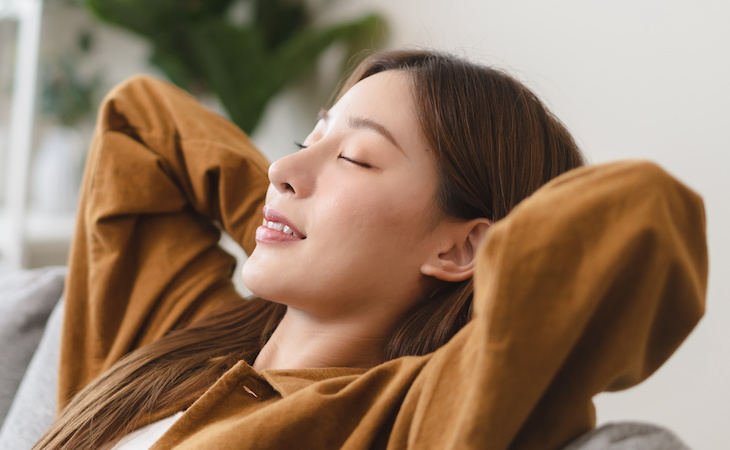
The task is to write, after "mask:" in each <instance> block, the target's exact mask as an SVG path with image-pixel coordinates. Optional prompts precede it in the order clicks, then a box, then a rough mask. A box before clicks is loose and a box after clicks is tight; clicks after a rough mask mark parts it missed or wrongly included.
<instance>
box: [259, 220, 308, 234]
mask: <svg viewBox="0 0 730 450" xmlns="http://www.w3.org/2000/svg"><path fill="white" fill-rule="evenodd" d="M263 225H264V226H265V227H268V228H271V229H272V230H277V231H281V232H283V233H286V234H291V235H293V236H297V235H296V234H295V233H294V231H293V230H292V229H291V228H289V225H284V224H283V223H279V222H271V221H268V220H266V219H264V223H263ZM297 237H299V236H297Z"/></svg>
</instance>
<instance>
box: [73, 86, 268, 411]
mask: <svg viewBox="0 0 730 450" xmlns="http://www.w3.org/2000/svg"><path fill="white" fill-rule="evenodd" d="M267 167H268V163H267V162H266V160H265V158H264V157H263V156H262V155H261V154H260V153H259V152H258V151H257V150H256V149H255V148H254V146H253V145H252V144H251V143H250V142H249V140H248V138H247V137H246V135H245V134H244V133H243V132H242V131H240V130H239V129H238V128H236V127H235V126H234V125H232V124H231V123H230V122H228V121H227V120H225V119H223V118H221V117H219V116H217V115H216V114H214V113H212V112H210V111H208V110H206V109H205V108H204V107H202V106H201V105H200V104H198V103H197V102H196V101H195V100H194V99H193V98H192V97H190V96H189V95H187V94H185V93H184V92H182V91H181V90H179V89H178V88H176V87H174V86H172V85H170V84H167V83H165V82H162V81H159V80H155V79H153V78H150V77H135V78H132V79H130V80H128V81H126V82H125V83H123V84H121V85H120V86H118V87H117V88H115V89H114V90H113V91H112V92H111V93H110V94H109V95H108V96H107V98H106V99H105V101H104V103H103V105H102V107H101V110H100V113H99V118H98V123H97V128H96V132H95V136H94V139H93V142H92V145H91V150H90V153H89V156H88V159H87V164H86V172H85V175H84V181H83V185H82V192H81V198H80V204H79V213H78V221H77V225H76V232H75V235H74V239H73V242H72V248H71V255H70V259H69V276H68V280H67V283H66V290H65V297H66V309H65V324H64V328H63V338H62V350H61V365H60V379H59V408H61V407H62V406H63V405H65V404H66V402H67V401H68V400H69V399H70V398H71V397H72V396H73V395H74V394H75V393H76V392H78V391H79V390H80V389H81V388H82V387H83V386H85V385H86V384H87V383H88V382H89V381H90V380H91V379H93V378H94V377H96V376H97V375H98V374H99V373H100V372H102V371H104V370H105V369H107V368H109V367H110V366H111V365H112V364H113V363H114V362H115V361H117V360H118V359H119V358H121V357H122V356H123V355H125V354H126V353H128V352H129V351H131V350H133V349H135V348H137V347H139V346H141V345H144V344H145V343H148V342H151V341H153V340H156V339H159V338H160V337H161V336H163V335H164V334H165V333H166V332H167V331H168V330H170V329H172V328H174V327H176V326H179V325H181V324H183V323H186V322H188V321H190V320H193V319H195V318H197V317H200V316H201V315H203V314H205V313H206V312H208V311H209V310H211V309H213V308H215V307H217V306H219V305H221V304H222V303H224V302H227V301H236V300H239V299H240V297H239V296H238V295H237V294H236V292H235V289H234V288H233V285H232V283H231V280H230V278H231V275H232V272H233V268H234V266H235V261H234V259H233V258H232V257H231V256H229V255H228V254H226V253H225V252H224V251H223V250H222V249H221V248H219V247H218V239H219V236H220V232H219V230H218V228H217V227H216V225H215V223H218V224H220V225H222V227H223V228H224V229H225V230H227V231H228V232H229V233H230V234H231V236H232V237H233V238H234V239H235V240H236V241H237V242H239V243H240V244H241V245H242V246H243V248H244V249H245V250H246V251H247V252H251V251H252V249H253V246H254V239H253V237H254V230H255V228H256V227H257V226H258V225H259V224H260V221H261V207H262V205H263V201H264V196H265V192H266V187H267V185H268V179H267Z"/></svg>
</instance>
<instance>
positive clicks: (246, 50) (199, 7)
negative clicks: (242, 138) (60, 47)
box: [86, 0, 384, 133]
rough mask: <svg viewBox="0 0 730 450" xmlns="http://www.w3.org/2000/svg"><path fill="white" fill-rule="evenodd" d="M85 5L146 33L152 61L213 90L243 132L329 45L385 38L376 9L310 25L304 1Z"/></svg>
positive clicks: (90, 1)
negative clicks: (240, 14)
mask: <svg viewBox="0 0 730 450" xmlns="http://www.w3.org/2000/svg"><path fill="white" fill-rule="evenodd" d="M86 6H87V7H88V8H89V9H90V10H91V11H92V12H93V13H94V14H95V15H96V16H98V17H99V18H101V19H102V20H104V21H106V22H108V23H111V24H114V25H118V26H120V27H123V28H126V29H128V30H131V31H133V32H135V33H137V34H139V35H141V36H143V37H144V38H146V39H148V40H149V42H150V44H151V47H152V56H151V62H152V63H153V64H154V65H155V66H157V67H158V68H160V69H161V70H162V71H163V72H164V73H165V74H166V75H167V76H168V77H169V78H170V80H171V81H172V82H174V83H175V84H177V85H179V86H181V87H182V88H184V89H186V90H188V91H190V92H193V93H196V94H197V93H202V92H206V91H210V92H212V93H214V94H216V95H217V96H218V98H219V99H220V101H221V103H222V105H223V107H224V108H225V109H226V111H227V112H228V114H229V116H230V118H231V120H232V121H233V122H235V123H236V124H237V125H238V126H239V127H240V128H242V129H243V130H244V131H246V132H247V133H251V132H253V131H254V129H255V128H256V125H257V124H258V123H259V121H260V119H261V116H262V115H263V112H264V109H265V107H266V105H267V103H268V101H269V100H270V99H271V98H272V97H273V96H274V95H276V94H277V93H278V92H279V91H280V90H281V89H282V88H284V87H286V86H287V85H288V84H290V83H292V82H293V81H295V80H297V79H299V78H301V77H302V76H303V75H305V74H306V73H307V72H308V71H310V70H311V69H312V68H313V67H314V66H315V65H316V63H317V60H318V58H319V56H320V55H321V54H322V53H323V52H324V51H325V50H326V49H327V48H328V47H330V46H331V45H332V44H334V43H340V44H344V46H345V47H346V49H347V52H346V53H347V55H346V57H345V61H348V60H349V59H351V57H352V56H353V55H355V54H356V53H357V52H358V51H360V50H362V49H364V48H371V47H374V46H377V45H379V43H380V42H381V41H382V39H383V37H384V26H383V22H382V20H381V19H380V18H379V17H378V16H377V15H369V16H366V17H363V18H360V19H358V20H355V21H352V22H347V23H343V24H337V25H333V26H326V27H313V26H312V25H311V21H310V17H309V12H308V9H307V5H306V2H305V1H304V0H87V1H86ZM234 7H236V8H239V7H244V8H248V9H247V11H248V12H249V14H248V17H247V18H245V19H244V20H242V21H235V20H233V18H232V17H231V14H230V11H231V8H234Z"/></svg>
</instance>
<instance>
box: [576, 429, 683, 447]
mask: <svg viewBox="0 0 730 450" xmlns="http://www.w3.org/2000/svg"><path fill="white" fill-rule="evenodd" d="M563 450H689V447H687V446H686V445H685V444H684V443H683V442H682V441H681V440H679V438H678V437H677V436H675V435H674V434H673V433H672V432H671V431H669V430H667V429H666V428H662V427H660V426H657V425H652V424H648V423H641V422H618V423H608V424H606V425H603V426H601V427H598V428H596V429H595V430H593V431H590V432H588V433H586V434H584V435H582V436H581V437H579V438H578V439H576V440H575V441H573V442H571V443H570V444H569V445H568V446H567V447H565V448H563Z"/></svg>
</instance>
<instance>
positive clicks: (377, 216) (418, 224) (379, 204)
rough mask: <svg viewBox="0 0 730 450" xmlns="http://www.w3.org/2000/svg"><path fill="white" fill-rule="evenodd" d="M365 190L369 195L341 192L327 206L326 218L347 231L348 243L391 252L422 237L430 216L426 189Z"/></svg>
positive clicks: (428, 228) (405, 246)
mask: <svg viewBox="0 0 730 450" xmlns="http://www.w3.org/2000/svg"><path fill="white" fill-rule="evenodd" d="M365 189H368V195H355V194H351V193H346V192H342V193H341V195H338V196H337V198H336V199H333V202H332V203H330V204H329V205H328V207H327V209H328V210H329V211H331V212H332V215H331V216H330V217H329V219H328V221H329V222H330V223H331V224H337V225H336V229H337V230H338V231H344V232H345V233H346V235H347V237H346V240H347V241H348V243H350V244H351V245H353V246H354V245H357V246H370V247H372V248H373V250H374V249H375V248H377V249H378V250H379V251H383V250H385V251H391V252H392V251H393V250H404V249H409V248H412V247H413V246H414V244H415V243H416V242H419V241H420V240H422V239H424V237H425V236H426V235H427V233H428V231H429V230H430V227H429V225H430V223H431V219H432V217H433V205H432V202H431V197H432V196H431V195H430V191H429V190H428V189H426V188H413V189H408V188H405V187H403V186H398V187H397V189H395V188H387V187H382V186H381V187H378V188H374V187H373V186H370V187H367V188H365ZM394 192H396V193H397V195H394ZM348 194H350V195H348ZM338 234H339V233H338Z"/></svg>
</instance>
